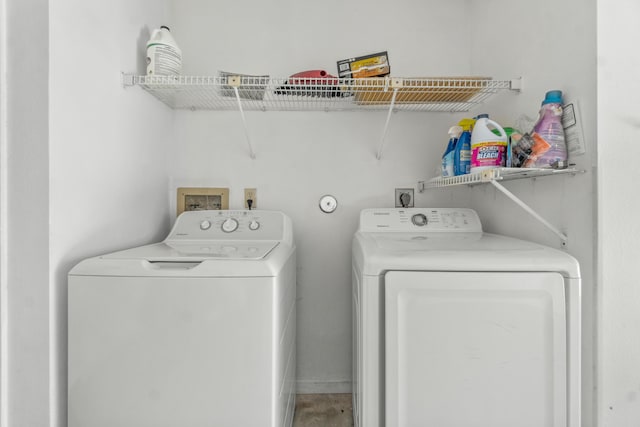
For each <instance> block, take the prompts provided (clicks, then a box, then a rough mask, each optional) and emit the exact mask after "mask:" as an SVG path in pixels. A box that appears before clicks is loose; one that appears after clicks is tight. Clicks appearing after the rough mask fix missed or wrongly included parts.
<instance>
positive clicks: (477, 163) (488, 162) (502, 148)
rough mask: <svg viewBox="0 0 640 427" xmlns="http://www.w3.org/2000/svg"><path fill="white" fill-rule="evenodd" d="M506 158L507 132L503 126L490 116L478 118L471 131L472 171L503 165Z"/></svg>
mask: <svg viewBox="0 0 640 427" xmlns="http://www.w3.org/2000/svg"><path fill="white" fill-rule="evenodd" d="M494 130H495V131H497V133H494V132H493V131H494ZM506 159H507V133H506V132H505V131H504V129H503V128H502V126H500V125H499V124H498V123H496V122H494V121H493V120H490V119H488V118H480V119H478V120H476V123H475V125H474V126H473V132H472V133H471V173H476V172H480V171H483V170H485V169H491V168H499V167H502V166H504V165H505V162H506Z"/></svg>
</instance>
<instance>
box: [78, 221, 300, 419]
mask: <svg viewBox="0 0 640 427" xmlns="http://www.w3.org/2000/svg"><path fill="white" fill-rule="evenodd" d="M295 253H296V250H295V245H294V242H293V234H292V227H291V221H290V220H289V218H288V217H287V216H285V215H284V214H282V213H280V212H270V211H193V212H185V213H183V214H182V215H180V216H179V217H178V218H177V220H176V222H175V225H174V227H173V229H172V231H171V233H170V234H169V236H168V237H167V238H166V239H165V240H164V241H163V242H160V243H156V244H152V245H147V246H143V247H138V248H133V249H129V250H124V251H120V252H116V253H112V254H108V255H104V256H99V257H95V258H91V259H87V260H85V261H82V262H81V263H79V264H78V265H77V266H75V267H74V268H73V269H72V270H71V272H70V273H69V290H68V426H69V427H175V426H181V427H211V426H243V427H290V426H291V425H292V423H293V412H294V406H295V367H296V363H295V334H296V331H295V315H296V309H295V295H296V267H295V263H296V257H295Z"/></svg>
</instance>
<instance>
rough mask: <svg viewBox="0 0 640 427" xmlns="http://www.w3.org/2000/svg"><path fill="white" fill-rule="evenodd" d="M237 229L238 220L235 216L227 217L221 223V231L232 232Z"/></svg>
mask: <svg viewBox="0 0 640 427" xmlns="http://www.w3.org/2000/svg"><path fill="white" fill-rule="evenodd" d="M237 229H238V220H236V219H235V218H227V219H226V220H225V221H224V222H223V223H222V231H224V232H225V233H232V232H234V231H236V230H237Z"/></svg>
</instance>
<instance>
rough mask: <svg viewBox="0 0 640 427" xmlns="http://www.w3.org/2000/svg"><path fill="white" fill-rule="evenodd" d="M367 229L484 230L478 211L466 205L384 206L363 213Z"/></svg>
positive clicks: (361, 226) (366, 230)
mask: <svg viewBox="0 0 640 427" xmlns="http://www.w3.org/2000/svg"><path fill="white" fill-rule="evenodd" d="M358 231H363V232H385V231H388V232H395V233H398V232H405V231H406V232H413V233H415V232H421V231H423V232H429V233H432V232H448V233H451V232H464V233H480V232H482V224H481V223H480V218H479V217H478V214H477V213H476V211H474V210H472V209H463V208H409V209H406V208H403V209H399V208H380V209H365V210H363V211H362V212H361V213H360V227H359V229H358Z"/></svg>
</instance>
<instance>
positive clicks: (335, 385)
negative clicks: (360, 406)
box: [296, 379, 351, 394]
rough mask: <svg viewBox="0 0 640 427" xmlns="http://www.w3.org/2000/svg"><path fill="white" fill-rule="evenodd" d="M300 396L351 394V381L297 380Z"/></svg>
mask: <svg viewBox="0 0 640 427" xmlns="http://www.w3.org/2000/svg"><path fill="white" fill-rule="evenodd" d="M296 393H298V394H341V393H351V380H350V379H349V380H297V381H296Z"/></svg>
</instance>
